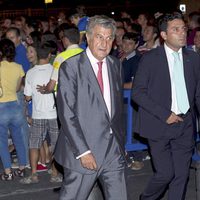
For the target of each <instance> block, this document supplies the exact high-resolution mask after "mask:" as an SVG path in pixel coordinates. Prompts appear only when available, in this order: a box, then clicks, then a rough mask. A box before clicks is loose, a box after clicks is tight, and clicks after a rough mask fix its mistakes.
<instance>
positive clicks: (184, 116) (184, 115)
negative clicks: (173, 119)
mask: <svg viewBox="0 0 200 200" xmlns="http://www.w3.org/2000/svg"><path fill="white" fill-rule="evenodd" d="M190 113H191V110H190V109H189V110H188V111H187V112H186V113H185V114H183V113H181V114H178V115H177V116H179V117H181V118H186V117H187V116H188V115H189V114H190Z"/></svg>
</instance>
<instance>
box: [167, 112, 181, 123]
mask: <svg viewBox="0 0 200 200" xmlns="http://www.w3.org/2000/svg"><path fill="white" fill-rule="evenodd" d="M182 121H183V119H182V118H181V117H179V116H177V115H176V114H175V113H173V112H172V114H171V115H170V116H169V118H168V119H167V121H166V122H167V124H173V123H178V122H182Z"/></svg>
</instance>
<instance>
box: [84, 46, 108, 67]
mask: <svg viewBox="0 0 200 200" xmlns="http://www.w3.org/2000/svg"><path fill="white" fill-rule="evenodd" d="M86 54H87V56H88V58H89V60H90V62H91V64H92V65H94V64H97V63H98V62H99V60H97V59H96V58H95V57H94V56H93V54H92V52H91V50H90V49H89V47H87V49H86ZM102 62H103V63H105V62H106V58H104V59H103V60H102Z"/></svg>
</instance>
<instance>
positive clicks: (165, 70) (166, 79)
mask: <svg viewBox="0 0 200 200" xmlns="http://www.w3.org/2000/svg"><path fill="white" fill-rule="evenodd" d="M158 48H159V49H160V51H158V56H157V59H158V60H157V62H159V66H160V67H161V68H162V73H161V74H160V75H161V76H160V79H161V83H166V84H165V86H164V88H162V89H163V91H165V94H167V95H166V96H168V97H169V98H168V99H166V101H167V105H168V106H169V108H170V106H171V101H172V91H171V84H172V83H171V78H170V72H169V65H168V61H167V55H166V52H165V49H164V46H160V47H158ZM163 58H164V59H163Z"/></svg>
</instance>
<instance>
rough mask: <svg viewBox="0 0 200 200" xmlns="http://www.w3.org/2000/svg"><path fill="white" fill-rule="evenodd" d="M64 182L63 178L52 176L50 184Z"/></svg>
mask: <svg viewBox="0 0 200 200" xmlns="http://www.w3.org/2000/svg"><path fill="white" fill-rule="evenodd" d="M62 180H63V178H62V176H59V175H57V176H51V179H50V182H51V183H61V182H62Z"/></svg>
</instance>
